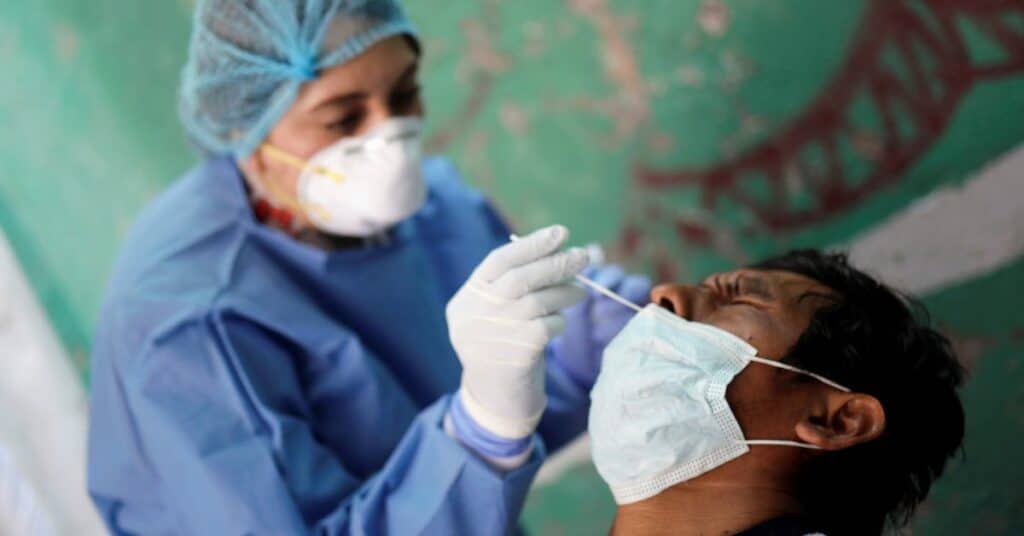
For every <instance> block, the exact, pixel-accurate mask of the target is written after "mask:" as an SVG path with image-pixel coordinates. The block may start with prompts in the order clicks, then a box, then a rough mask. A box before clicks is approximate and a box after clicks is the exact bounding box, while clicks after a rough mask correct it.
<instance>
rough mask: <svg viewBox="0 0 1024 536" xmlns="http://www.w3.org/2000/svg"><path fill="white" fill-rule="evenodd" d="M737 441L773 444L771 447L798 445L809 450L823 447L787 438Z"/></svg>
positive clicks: (753, 443)
mask: <svg viewBox="0 0 1024 536" xmlns="http://www.w3.org/2000/svg"><path fill="white" fill-rule="evenodd" d="M737 443H744V444H747V445H754V446H757V445H767V446H773V447H799V448H802V449H810V450H824V449H822V448H821V447H819V446H817V445H812V444H810V443H801V442H799V441H789V440H786V439H746V440H743V441H737Z"/></svg>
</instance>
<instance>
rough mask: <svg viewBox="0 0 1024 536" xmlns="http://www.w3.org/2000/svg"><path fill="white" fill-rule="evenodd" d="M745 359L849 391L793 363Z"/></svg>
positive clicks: (753, 357) (755, 358)
mask: <svg viewBox="0 0 1024 536" xmlns="http://www.w3.org/2000/svg"><path fill="white" fill-rule="evenodd" d="M747 359H749V360H751V361H754V362H756V363H761V364H762V365H768V366H769V367H775V368H780V369H785V370H788V371H790V372H795V373H797V374H803V375H804V376H810V377H811V378H814V379H815V380H818V381H819V382H821V383H823V384H825V385H827V386H829V387H834V388H836V389H839V390H840V391H842V392H844V393H849V392H850V389H848V388H846V387H843V386H842V385H839V384H838V383H836V382H834V381H832V380H830V379H828V378H826V377H824V376H822V375H820V374H815V373H813V372H809V371H806V370H804V369H802V368H797V367H794V366H793V365H787V364H785V363H780V362H778V361H772V360H771V359H765V358H763V357H757V356H749V357H747Z"/></svg>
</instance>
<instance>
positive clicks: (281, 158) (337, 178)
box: [260, 143, 345, 183]
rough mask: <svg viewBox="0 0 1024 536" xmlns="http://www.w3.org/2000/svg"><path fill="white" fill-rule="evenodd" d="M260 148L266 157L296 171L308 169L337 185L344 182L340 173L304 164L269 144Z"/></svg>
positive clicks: (302, 161)
mask: <svg viewBox="0 0 1024 536" xmlns="http://www.w3.org/2000/svg"><path fill="white" fill-rule="evenodd" d="M260 148H261V149H263V150H264V151H265V152H266V153H267V156H269V157H271V158H273V159H274V160H277V161H278V162H281V163H282V164H287V165H289V166H292V167H293V168H295V169H298V170H299V171H306V170H307V169H309V170H310V171H312V172H313V173H316V174H317V175H323V176H324V177H327V178H328V179H331V180H333V181H334V182H337V183H341V182H344V180H345V176H344V175H342V174H341V173H338V172H336V171H334V170H331V169H327V168H325V167H323V166H314V165H312V164H310V163H309V162H306V161H305V160H303V159H301V158H299V157H297V156H295V155H293V154H291V153H289V152H287V151H285V150H283V149H278V148H277V147H275V146H273V145H271V144H269V143H264V144H263V145H261V146H260Z"/></svg>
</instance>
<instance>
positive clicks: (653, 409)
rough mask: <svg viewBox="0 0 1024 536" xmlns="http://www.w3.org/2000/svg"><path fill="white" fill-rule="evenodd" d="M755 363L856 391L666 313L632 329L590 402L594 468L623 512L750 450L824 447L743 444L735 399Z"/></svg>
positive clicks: (644, 317) (648, 316)
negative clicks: (735, 385) (739, 379)
mask: <svg viewBox="0 0 1024 536" xmlns="http://www.w3.org/2000/svg"><path fill="white" fill-rule="evenodd" d="M750 363H760V364H764V365H768V366H772V367H776V368H782V369H786V370H789V371H792V372H797V373H800V374H805V375H807V376H810V377H813V378H815V379H817V380H818V381H821V382H823V383H825V384H827V385H829V386H831V387H834V388H836V389H840V390H842V391H849V390H848V389H846V388H845V387H843V386H841V385H839V384H837V383H835V382H832V381H830V380H828V379H826V378H824V377H822V376H819V375H817V374H814V373H812V372H808V371H805V370H802V369H798V368H796V367H792V366H790V365H787V364H785V363H779V362H777V361H772V360H769V359H765V358H762V357H758V356H757V350H756V349H755V348H754V347H753V346H751V345H749V344H747V343H746V342H745V341H743V340H742V339H740V338H738V337H736V336H735V335H733V334H731V333H729V332H727V331H723V330H721V329H718V328H716V327H713V326H710V325H707V324H701V323H698V322H689V321H687V320H684V319H682V318H680V317H678V316H676V315H674V314H672V313H671V312H669V311H666V310H665V309H662V308H660V307H658V306H657V305H649V306H647V307H646V308H644V309H643V310H642V311H641V312H639V313H638V314H637V315H636V316H635V317H634V318H633V319H632V320H631V321H630V322H629V324H627V325H626V327H625V328H624V329H623V330H622V332H621V333H619V335H618V336H617V337H616V338H615V339H614V340H612V342H611V343H610V344H609V345H608V348H607V349H606V350H605V353H604V362H603V364H602V367H601V374H600V375H599V376H598V379H597V383H596V385H594V389H593V391H591V393H590V397H591V406H590V424H589V430H590V437H591V443H592V449H593V457H594V464H595V465H596V466H597V471H598V473H600V474H601V477H602V478H603V479H604V480H605V482H607V483H608V486H609V487H610V488H611V491H612V495H613V496H614V497H615V501H616V502H617V503H618V504H628V503H632V502H637V501H641V500H644V499H647V498H649V497H653V496H654V495H657V494H658V493H661V492H662V491H663V490H665V489H666V488H669V487H671V486H673V485H675V484H678V483H680V482H684V481H686V480H690V479H692V478H694V477H696V476H698V475H701V474H703V473H706V472H708V471H710V470H712V469H714V468H716V467H719V466H721V465H723V464H725V463H726V462H728V461H730V460H732V459H734V458H736V457H738V456H741V455H743V454H745V453H747V452H749V450H750V445H783V446H792V447H802V448H818V447H815V446H814V445H810V444H806V443H799V442H796V441H788V440H771V439H769V440H764V439H762V440H750V439H746V438H745V437H743V431H742V430H741V429H740V426H739V423H737V422H736V417H735V416H734V415H733V413H732V410H731V409H730V408H729V404H728V402H727V401H726V399H725V391H726V388H727V387H728V386H729V382H731V381H732V379H733V378H735V377H736V375H737V374H739V373H740V371H742V370H743V369H744V368H746V366H747V365H749V364H750Z"/></svg>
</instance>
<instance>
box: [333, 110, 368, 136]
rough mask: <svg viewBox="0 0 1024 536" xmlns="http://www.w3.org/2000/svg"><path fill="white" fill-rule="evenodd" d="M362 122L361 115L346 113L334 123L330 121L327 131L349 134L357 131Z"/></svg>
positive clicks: (360, 113)
mask: <svg viewBox="0 0 1024 536" xmlns="http://www.w3.org/2000/svg"><path fill="white" fill-rule="evenodd" d="M362 122H363V113H362V112H355V113H347V114H345V115H343V116H341V118H339V119H338V120H336V121H332V122H330V123H328V124H327V129H328V130H333V131H336V132H341V133H343V134H351V133H353V132H355V131H357V130H359V125H360V124H362Z"/></svg>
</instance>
